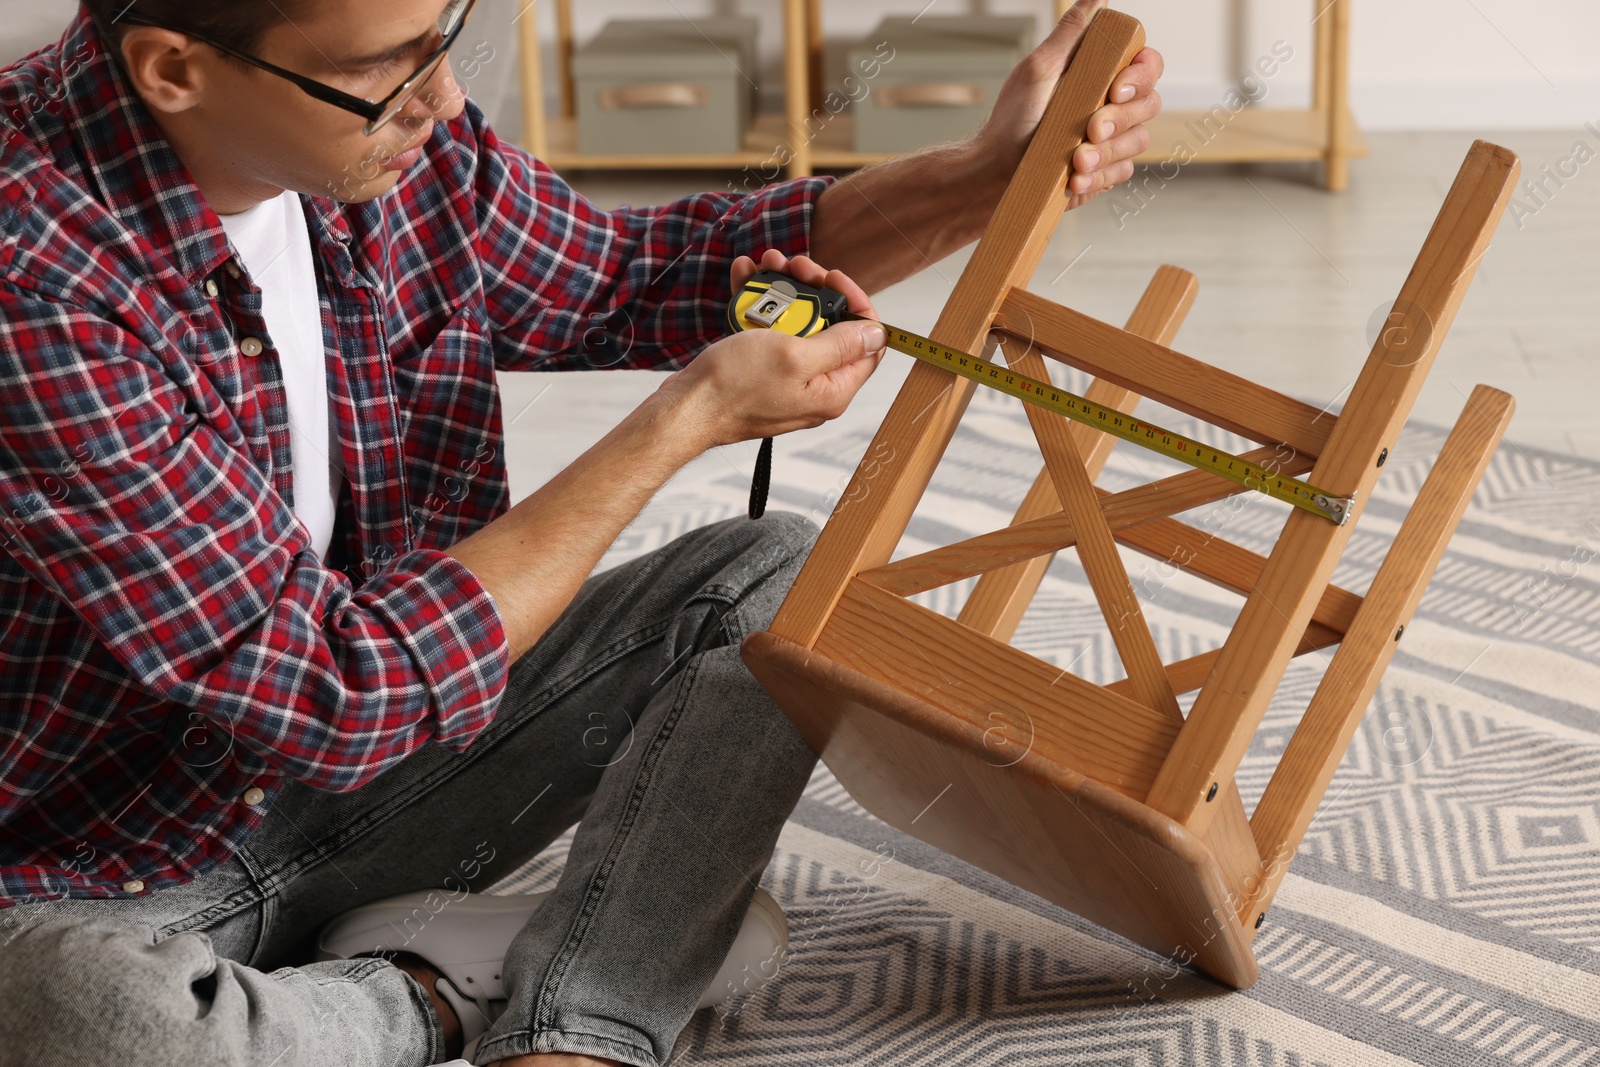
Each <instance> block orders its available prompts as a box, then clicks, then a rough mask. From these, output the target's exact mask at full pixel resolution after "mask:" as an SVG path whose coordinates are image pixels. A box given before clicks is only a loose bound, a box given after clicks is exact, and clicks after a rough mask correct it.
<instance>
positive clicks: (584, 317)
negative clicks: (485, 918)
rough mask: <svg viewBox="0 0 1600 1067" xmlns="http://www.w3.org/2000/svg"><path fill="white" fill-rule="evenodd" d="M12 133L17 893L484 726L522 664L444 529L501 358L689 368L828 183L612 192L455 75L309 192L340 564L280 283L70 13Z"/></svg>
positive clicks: (31, 73)
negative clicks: (382, 168) (492, 124)
mask: <svg viewBox="0 0 1600 1067" xmlns="http://www.w3.org/2000/svg"><path fill="white" fill-rule="evenodd" d="M0 135H3V137H4V163H3V168H0V221H3V224H4V244H3V246H0V268H3V270H4V275H3V277H0V545H3V547H4V551H3V552H0V906H5V905H10V904H16V903H20V902H23V901H26V900H35V899H50V898H56V897H61V896H73V897H117V896H133V895H138V894H140V893H148V892H150V891H152V890H157V889H161V888H164V887H168V886H173V885H178V884H181V883H183V882H187V881H189V880H190V879H192V878H194V877H196V876H197V875H199V874H202V873H204V872H205V871H207V870H209V869H211V868H212V867H214V866H215V865H217V864H219V863H221V862H222V861H224V860H226V859H227V858H228V857H229V856H231V855H232V854H233V853H234V852H235V851H236V850H237V849H238V847H239V846H240V844H242V843H243V842H244V841H245V839H246V838H247V837H248V836H249V835H250V833H251V831H252V830H254V829H255V827H256V826H257V824H258V823H259V822H260V820H261V818H262V815H263V814H264V813H265V811H266V809H267V808H268V807H269V806H270V805H271V803H272V799H273V797H274V796H275V794H276V791H277V788H278V786H279V785H280V783H281V782H282V781H283V779H284V777H285V776H288V777H291V778H295V779H298V780H300V781H303V782H305V783H307V784H309V785H311V786H313V787H315V788H318V789H323V790H336V791H343V790H351V789H356V788H359V787H360V786H361V785H362V784H364V783H366V782H369V781H371V780H372V779H373V778H374V777H376V776H377V775H379V774H382V773H383V772H384V771H385V770H387V769H388V768H390V767H393V766H394V765H395V764H396V763H398V762H399V761H400V760H402V759H404V758H405V757H406V756H407V755H408V754H409V753H411V752H413V751H415V750H416V749H417V748H418V747H419V746H421V745H423V744H424V743H426V742H427V741H429V740H430V739H432V740H435V741H437V742H438V743H440V744H442V745H444V746H446V747H447V748H449V749H450V750H452V751H455V752H460V751H462V750H464V749H465V748H466V747H467V746H468V745H469V744H470V743H471V742H472V739H473V737H474V736H476V735H477V733H478V732H479V731H480V730H481V729H482V728H483V727H484V726H485V725H486V724H487V723H488V722H489V720H490V719H491V718H492V717H493V715H494V711H495V708H496V706H497V704H498V701H499V699H500V696H501V693H502V691H503V690H504V687H505V680H506V674H507V669H508V667H509V664H508V646H507V643H506V638H505V632H504V629H503V625H502V621H501V617H500V615H499V613H498V611H497V608H496V605H495V604H494V602H493V599H492V598H491V597H490V595H489V594H488V592H487V591H486V590H485V589H484V587H483V586H482V585H481V584H480V583H479V582H478V581H477V579H476V578H474V577H473V575H472V573H471V572H470V571H469V570H468V569H467V568H466V567H465V566H463V565H462V564H461V563H459V562H457V561H456V560H455V559H453V558H452V557H450V556H447V555H446V554H445V553H444V549H446V548H449V547H450V546H452V545H454V544H455V543H456V542H458V541H459V540H461V539H462V538H463V537H466V536H467V535H468V534H471V533H472V532H473V531H475V530H478V529H480V528H481V527H483V526H484V525H485V524H486V523H488V522H489V521H491V520H492V519H495V518H496V517H498V516H500V515H502V514H504V513H505V511H506V510H507V509H508V508H509V505H510V501H509V492H508V488H507V480H506V468H505V448H504V438H503V436H502V425H501V407H500V400H499V396H498V393H497V391H496V387H495V371H496V370H502V371H516V370H546V371H548V370H594V369H604V368H609V367H626V368H655V369H661V370H672V369H677V368H679V367H682V366H684V365H685V364H687V363H688V362H689V361H690V360H691V359H693V357H694V356H695V355H696V354H697V353H698V352H699V351H700V350H701V349H702V348H703V347H704V346H705V345H706V344H708V343H710V342H711V341H712V340H714V339H716V338H717V337H719V336H721V335H722V334H723V332H724V331H725V326H724V324H723V307H724V305H725V303H726V300H727V297H728V273H729V268H730V266H731V263H732V261H733V259H734V258H735V257H737V256H739V255H741V254H747V255H751V256H753V257H756V258H759V256H760V254H761V252H762V251H763V250H764V249H766V248H768V247H773V248H778V249H780V250H782V251H783V252H785V253H786V254H789V255H797V254H802V253H805V252H808V251H809V231H810V225H811V215H812V208H813V205H814V203H815V201H816V198H817V197H818V195H820V194H821V192H822V190H823V189H824V188H825V187H826V186H827V185H828V184H829V183H830V182H831V181H833V179H832V178H830V177H817V178H810V179H798V180H794V181H789V182H781V183H778V184H775V185H771V186H768V187H766V188H764V189H761V190H759V191H757V192H753V193H751V192H747V193H732V192H729V193H715V192H708V193H702V194H698V195H694V196H689V197H685V198H683V199H681V200H677V201H675V202H673V203H670V204H667V205H664V206H660V207H648V208H634V207H631V206H624V207H622V208H619V209H617V210H615V211H610V212H605V211H600V210H598V209H597V208H596V207H595V206H594V205H593V204H590V203H589V202H588V201H586V200H584V199H583V198H582V197H581V196H579V195H578V194H576V193H575V192H573V190H572V189H571V188H570V187H569V186H568V185H567V184H566V183H565V182H563V181H562V180H561V178H559V177H558V176H557V175H556V174H555V173H553V172H552V171H551V170H550V169H549V168H548V167H547V166H545V165H544V164H543V163H541V162H540V161H539V160H537V159H534V158H532V157H531V156H529V155H528V154H527V153H526V152H524V151H522V150H521V149H518V148H516V147H513V146H511V145H507V144H504V143H502V142H501V141H500V140H499V139H498V138H497V137H496V136H495V134H494V131H492V130H491V129H490V128H489V126H488V124H487V123H486V122H485V120H484V116H483V113H482V111H481V110H479V109H478V108H477V106H476V105H474V104H473V103H472V102H471V101H470V100H469V101H468V102H467V104H466V107H465V109H464V110H463V112H462V113H461V114H460V115H459V116H458V117H457V118H456V119H455V120H454V121H452V122H449V123H442V122H441V123H436V124H435V127H434V133H433V137H432V139H431V140H430V141H429V142H428V145H427V150H426V156H425V159H424V161H423V162H422V163H419V164H417V165H416V166H414V167H413V168H412V169H411V170H410V171H409V172H408V173H407V174H406V175H405V176H404V177H403V179H402V180H401V182H400V183H399V185H398V186H397V187H396V188H395V189H393V190H391V191H390V192H389V193H386V194H385V195H383V196H381V197H379V198H377V199H375V200H373V201H370V202H368V203H365V204H343V203H340V202H338V201H336V200H333V199H322V198H316V197H308V196H302V197H301V201H302V204H303V205H304V208H305V211H306V216H307V222H308V225H309V227H310V232H311V240H312V248H313V253H314V257H315V259H316V261H317V264H318V274H319V279H318V296H319V299H320V301H321V304H322V322H323V336H324V339H325V342H326V345H327V349H328V351H329V353H330V356H331V357H332V358H330V359H329V361H328V389H329V394H330V397H331V417H332V419H333V421H334V422H335V423H336V425H337V429H338V438H339V451H340V455H339V457H338V458H337V460H336V461H335V462H336V463H338V465H339V466H340V468H341V469H342V471H343V472H344V476H345V488H344V490H343V493H342V496H341V499H340V501H339V511H338V519H337V523H336V525H335V528H334V539H333V544H332V546H331V547H330V549H329V551H328V557H327V559H326V560H321V559H318V558H317V556H316V554H315V552H314V550H313V549H312V548H311V539H310V535H309V533H308V531H307V530H306V528H305V526H304V525H302V524H301V522H300V521H299V519H297V518H296V516H295V513H294V512H293V511H292V510H291V508H292V499H293V498H292V485H293V483H292V479H291V470H290V444H289V441H290V433H289V422H288V412H287V408H286V405H285V400H284V388H283V380H282V376H281V374H280V371H279V369H278V363H277V360H276V358H275V356H274V354H273V349H272V344H271V339H270V337H269V336H268V334H267V330H266V326H265V323H264V320H263V318H262V302H261V290H260V289H259V288H258V287H257V286H256V285H255V284H254V283H253V282H252V281H251V280H250V277H249V274H248V273H247V272H245V271H244V269H243V267H242V266H241V265H240V264H239V262H238V261H237V260H236V259H235V257H234V252H233V249H232V247H231V246H230V245H229V243H228V239H227V236H226V234H225V232H224V231H223V229H222V225H221V223H220V222H219V220H218V219H217V216H216V214H215V213H214V212H213V211H212V209H211V208H210V207H209V206H208V205H207V204H206V202H205V201H204V200H203V199H202V198H201V196H200V193H199V190H198V189H197V188H196V187H195V185H194V183H193V180H192V178H191V177H190V175H189V172H188V171H187V170H186V169H185V167H184V166H183V164H182V162H181V161H180V160H179V159H178V157H177V156H176V154H175V153H174V152H173V150H172V148H171V146H170V145H169V144H168V142H167V141H166V139H165V137H164V136H163V135H162V133H161V131H160V129H159V127H157V126H156V125H155V123H154V120H153V119H152V118H151V116H150V115H149V113H148V111H147V110H146V109H145V107H144V105H143V103H142V102H141V101H140V100H139V98H138V96H137V95H136V94H135V93H134V92H133V90H132V88H131V87H130V85H129V83H128V81H127V79H126V77H125V75H124V74H123V73H122V71H121V69H120V68H119V67H118V66H117V64H116V63H115V61H114V60H113V59H112V57H111V56H110V54H109V53H108V52H107V51H106V50H105V45H104V42H103V41H102V40H101V39H100V37H99V36H98V34H97V33H96V31H95V29H94V27H93V25H92V23H90V22H89V20H88V18H87V16H86V15H85V13H84V12H83V10H82V9H81V8H80V9H79V12H78V15H77V17H76V18H75V19H74V20H73V22H72V24H71V25H70V26H69V27H68V28H67V30H66V33H65V34H64V35H63V36H62V38H61V40H60V41H59V42H57V43H56V44H54V45H50V46H48V47H46V48H43V49H41V50H39V51H37V52H35V53H33V54H32V55H30V56H27V57H25V58H24V59H22V60H19V61H18V62H17V63H15V64H13V65H12V66H10V67H9V68H7V69H5V70H4V71H3V72H0ZM213 294H214V295H213ZM249 339H254V340H255V341H257V342H259V344H242V342H245V341H246V340H249ZM252 352H254V353H256V354H254V355H251V354H247V353H252ZM256 790H260V793H259V794H258V793H257V792H256ZM250 800H255V801H256V803H254V804H251V803H250V802H249V801H250Z"/></svg>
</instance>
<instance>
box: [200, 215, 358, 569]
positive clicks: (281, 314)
mask: <svg viewBox="0 0 1600 1067" xmlns="http://www.w3.org/2000/svg"><path fill="white" fill-rule="evenodd" d="M219 218H220V219H221V220H222V228H223V229H224V230H225V231H227V234H228V239H229V240H230V241H232V242H233V247H234V248H235V249H237V250H238V253H239V258H240V259H242V260H243V261H244V266H245V269H246V270H248V271H249V272H250V277H251V278H252V279H254V280H255V283H256V284H257V285H258V286H260V287H261V298H262V314H263V315H264V316H265V318H266V320H267V332H268V333H269V334H270V335H271V337H272V341H273V343H274V344H275V345H276V346H277V350H278V364H279V366H280V368H281V369H282V372H283V386H284V391H285V393H286V394H287V396H288V402H289V429H290V439H291V450H292V455H293V460H294V511H295V514H296V515H298V516H299V518H300V521H301V522H303V523H305V526H306V529H307V530H309V531H310V532H311V547H312V548H313V549H314V550H315V551H316V553H317V557H318V558H319V559H320V558H324V557H325V556H326V555H327V552H328V544H329V542H330V541H332V540H333V520H334V513H335V509H336V507H337V505H338V502H339V488H340V486H341V485H342V484H343V483H342V477H343V476H342V475H341V474H340V473H339V469H338V467H337V466H336V465H335V464H334V462H333V460H334V458H335V457H337V456H338V455H339V451H338V449H339V444H338V440H337V438H336V437H335V435H334V434H333V432H332V431H333V427H332V425H331V424H330V420H329V418H328V370H327V352H326V349H325V348H324V347H323V341H322V307H321V305H320V304H319V303H318V301H317V278H316V273H315V268H314V267H313V265H312V260H311V234H310V233H309V232H308V231H307V229H306V217H305V212H304V211H303V209H302V208H301V205H300V195H299V194H298V193H295V192H293V191H291V190H285V191H284V192H283V194H282V195H280V196H277V197H274V198H273V199H271V200H267V201H263V202H262V203H260V204H257V205H256V206H255V207H253V208H251V209H249V210H248V211H242V212H240V213H239V214H237V215H221V216H219ZM246 358H250V357H246ZM255 358H260V357H255Z"/></svg>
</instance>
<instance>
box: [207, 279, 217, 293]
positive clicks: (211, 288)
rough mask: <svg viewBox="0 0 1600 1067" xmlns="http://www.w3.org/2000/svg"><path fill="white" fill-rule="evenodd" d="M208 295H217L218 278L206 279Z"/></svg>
mask: <svg viewBox="0 0 1600 1067" xmlns="http://www.w3.org/2000/svg"><path fill="white" fill-rule="evenodd" d="M206 295H207V296H209V297H215V296H216V295H217V280H216V279H215V278H207V279H206Z"/></svg>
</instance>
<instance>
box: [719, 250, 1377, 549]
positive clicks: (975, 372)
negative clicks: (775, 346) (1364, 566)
mask: <svg viewBox="0 0 1600 1067" xmlns="http://www.w3.org/2000/svg"><path fill="white" fill-rule="evenodd" d="M866 318H867V316H865V315H857V314H856V313H855V312H853V311H850V310H849V304H848V301H847V298H846V297H845V295H844V294H843V293H838V292H835V291H834V290H832V289H827V288H823V287H821V286H815V285H806V284H805V283H803V282H798V281H795V280H794V279H793V278H790V277H788V276H786V275H783V274H779V273H777V272H775V271H762V272H761V273H759V274H756V275H755V276H754V277H752V278H751V279H750V280H749V281H748V282H746V283H745V286H744V288H743V289H741V290H740V291H739V292H737V293H735V294H734V297H733V299H732V300H731V301H729V302H728V325H729V326H730V327H731V328H732V329H733V330H734V331H735V332H738V331H742V330H753V329H774V330H781V331H783V332H784V333H789V334H793V335H795V336H796V337H810V336H811V335H812V334H815V333H819V332H821V331H822V330H824V329H826V328H827V327H828V326H830V325H832V324H833V323H835V322H842V321H844V320H846V319H860V320H865V319H866ZM881 325H882V326H883V327H884V330H885V331H886V332H887V333H888V335H889V347H890V348H892V349H894V350H895V351H896V352H902V353H904V354H905V355H908V356H914V357H915V358H917V359H920V360H922V361H923V362H924V363H931V364H933V365H934V366H935V367H943V368H944V369H945V370H948V371H951V372H953V373H956V374H959V375H961V376H962V377H963V378H970V379H971V380H973V381H975V382H977V383H978V384H979V385H986V386H988V387H989V388H991V389H997V390H999V391H1000V392H1002V393H1005V394H1006V395H1008V396H1014V397H1016V398H1017V399H1018V400H1021V401H1022V402H1023V403H1026V404H1034V405H1036V406H1038V407H1041V408H1044V409H1045V410H1046V411H1053V412H1055V413H1056V414H1058V415H1063V416H1065V417H1066V418H1069V419H1072V420H1073V421H1074V422H1081V423H1083V424H1084V425H1085V426H1092V427H1094V428H1095V429H1096V430H1101V431H1103V432H1105V433H1108V434H1111V435H1112V436H1113V437H1119V438H1121V439H1122V440H1124V441H1129V442H1131V443H1133V444H1136V445H1139V446H1141V447H1143V448H1148V449H1150V450H1151V451H1153V452H1159V453H1160V454H1161V455H1163V456H1166V457H1167V458H1168V459H1175V460H1177V461H1178V462H1179V463H1184V464H1187V465H1188V466H1191V467H1194V468H1196V469H1198V470H1203V471H1209V472H1210V473H1212V474H1215V475H1217V476H1218V477H1220V478H1226V479H1227V480H1228V481H1230V482H1233V483H1235V484H1237V485H1242V486H1244V487H1245V488H1246V489H1250V490H1253V491H1254V492H1258V493H1264V494H1265V495H1267V496H1270V497H1272V498H1273V499H1275V500H1282V501H1284V502H1285V503H1288V504H1292V505H1294V506H1295V507H1297V508H1301V509H1303V510H1305V511H1309V512H1311V513H1312V514H1314V515H1320V516H1322V517H1323V518H1325V519H1328V520H1329V521H1331V522H1334V523H1336V524H1338V525H1340V526H1343V525H1344V524H1345V523H1346V522H1347V521H1348V520H1349V518H1350V511H1351V508H1352V505H1353V504H1354V502H1355V498H1354V497H1350V496H1339V495H1337V494H1335V493H1330V492H1328V491H1327V490H1325V489H1318V488H1317V487H1316V486H1314V485H1309V484H1307V483H1306V482H1302V481H1300V480H1299V479H1297V478H1291V477H1288V476H1285V475H1282V474H1278V473H1276V472H1274V471H1271V470H1268V469H1267V468H1266V467H1263V466H1261V465H1260V464H1258V463H1251V462H1250V461H1249V460H1247V459H1243V458H1241V457H1239V456H1236V455H1233V454H1232V453H1230V452H1223V451H1221V450H1219V449H1216V448H1212V447H1211V446H1210V445H1207V444H1203V443H1201V442H1199V441H1196V440H1195V439H1194V438H1192V437H1185V436H1184V435H1183V434H1180V433H1173V432H1172V431H1171V430H1164V429H1162V428H1161V427H1159V426H1156V425H1155V424H1153V423H1151V422H1148V421H1146V420H1144V419H1136V418H1134V417H1133V416H1131V415H1129V414H1127V413H1126V412H1123V411H1118V410H1117V409H1116V408H1111V407H1106V406H1105V405H1104V404H1096V403H1094V402H1093V401H1091V400H1088V399H1086V398H1084V397H1081V396H1078V395H1077V394H1076V393H1069V392H1067V391H1066V390H1065V389H1058V388H1056V387H1055V386H1054V385H1051V384H1050V383H1049V382H1042V381H1039V380H1038V379H1037V378H1030V377H1028V376H1027V375H1025V374H1018V373H1017V372H1016V371H1014V370H1011V369H1010V368H1009V367H1006V366H1005V365H1003V364H999V363H994V362H992V361H990V360H987V359H979V358H978V357H977V356H974V355H971V354H970V353H967V352H962V351H959V350H957V349H954V348H949V347H946V346H945V345H941V344H938V343H937V342H935V341H931V340H929V339H928V338H926V337H922V336H920V335H918V334H914V333H912V332H910V331H909V330H902V329H900V328H899V327H898V326H890V325H889V324H888V323H882V324H881ZM771 472H772V438H770V437H768V438H764V439H763V440H762V442H761V451H760V453H759V455H758V456H757V458H756V474H755V479H754V480H753V481H752V482H751V485H750V517H751V518H752V519H757V518H760V517H761V514H762V512H763V511H765V509H766V502H767V483H768V482H769V481H770V479H771Z"/></svg>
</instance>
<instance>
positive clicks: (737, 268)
mask: <svg viewBox="0 0 1600 1067" xmlns="http://www.w3.org/2000/svg"><path fill="white" fill-rule="evenodd" d="M758 270H770V271H778V272H779V273H781V274H786V275H788V276H789V277H791V278H794V279H795V280H796V281H801V282H805V283H806V284H807V285H822V286H827V287H828V288H829V289H833V290H835V291H836V292H840V293H843V294H845V296H846V298H847V304H848V306H849V308H850V310H851V311H853V312H855V313H856V314H858V315H865V316H867V317H868V318H873V319H876V318H877V317H878V313H877V312H876V311H875V310H873V307H872V301H871V300H869V299H867V294H866V293H865V292H863V291H862V289H861V287H860V286H859V285H857V284H856V283H855V282H853V281H851V280H850V278H848V277H847V276H846V275H845V274H844V273H843V272H842V271H837V270H832V271H830V270H824V269H823V268H822V267H821V266H820V265H818V264H817V263H815V262H814V261H812V260H811V259H810V258H809V257H807V256H795V257H794V258H793V259H790V258H788V257H786V256H785V255H784V254H783V253H781V252H779V251H778V250H777V249H775V248H769V249H767V250H766V252H765V253H764V254H763V255H762V257H761V263H760V265H759V266H758V265H757V264H756V262H755V261H754V260H752V259H751V258H750V257H749V256H740V257H739V258H738V259H736V260H734V262H733V267H732V270H731V272H730V281H732V283H733V287H732V289H730V291H729V294H728V295H729V297H730V298H731V297H732V296H733V293H735V292H737V291H738V290H740V289H743V288H744V286H745V283H746V282H748V281H749V280H750V279H751V277H753V276H754V275H755V274H756V272H757V271H758ZM869 334H875V335H876V337H870V338H869ZM884 339H885V335H884V331H883V327H882V326H879V325H876V324H871V323H865V322H839V323H835V324H833V325H832V326H829V327H828V328H827V329H825V330H823V331H822V332H821V333H819V334H816V335H814V336H811V337H794V336H792V335H790V334H787V333H784V332H783V331H781V330H744V331H741V332H739V333H735V334H732V335H731V336H728V337H724V338H722V339H721V340H720V341H716V342H714V343H713V344H711V345H708V346H707V347H706V348H705V349H704V350H703V351H701V352H700V354H699V355H697V356H695V358H694V359H693V360H692V361H691V362H690V363H689V365H688V366H686V367H684V368H682V369H681V370H678V371H675V372H674V373H672V374H670V375H668V376H667V377H666V378H664V379H663V380H662V382H661V384H660V386H658V387H657V390H656V391H657V392H658V393H660V394H662V395H663V396H664V397H665V398H666V399H668V400H669V401H671V402H672V403H673V404H674V405H675V406H676V407H677V408H678V410H679V411H680V413H681V414H682V416H683V417H684V418H686V419H688V420H689V421H690V423H691V424H692V425H694V426H695V427H696V430H695V433H696V434H697V436H698V437H699V439H700V441H701V443H702V444H703V446H704V447H705V448H715V447H717V446H719V445H727V444H733V443H735V442H737V441H753V440H757V439H759V438H762V437H775V436H777V435H778V434H784V433H788V432H789V431H791V430H800V429H809V428H811V427H814V426H821V425H822V424H823V423H824V422H827V421H829V420H831V419H836V418H838V417H839V416H840V415H842V414H844V411H845V408H846V407H848V406H849V404H850V401H851V400H852V399H854V398H855V395H856V393H857V392H858V391H859V390H860V389H861V386H862V385H863V384H865V382H866V380H867V379H868V378H870V377H871V376H872V372H873V371H875V370H877V369H878V364H879V363H880V362H882V360H883V353H884V351H885V349H884V346H883V343H884Z"/></svg>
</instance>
